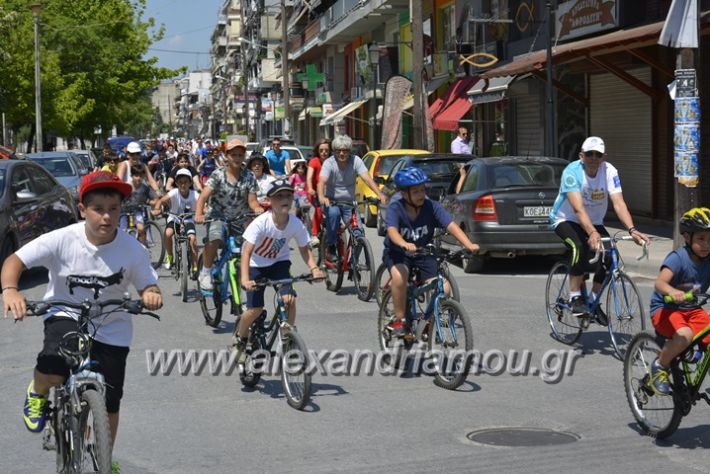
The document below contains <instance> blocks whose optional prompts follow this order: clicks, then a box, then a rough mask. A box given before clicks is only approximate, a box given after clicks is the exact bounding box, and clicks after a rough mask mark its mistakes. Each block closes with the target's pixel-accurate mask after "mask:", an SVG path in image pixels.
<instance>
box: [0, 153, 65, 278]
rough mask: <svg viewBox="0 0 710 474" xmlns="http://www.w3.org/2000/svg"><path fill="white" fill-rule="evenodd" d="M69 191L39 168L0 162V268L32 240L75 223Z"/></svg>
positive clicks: (10, 161) (5, 161)
mask: <svg viewBox="0 0 710 474" xmlns="http://www.w3.org/2000/svg"><path fill="white" fill-rule="evenodd" d="M76 216H77V210H76V204H75V202H74V200H73V199H72V197H71V195H70V194H69V192H68V191H67V190H66V189H65V188H64V187H63V186H61V185H60V184H59V183H58V182H57V180H56V179H54V178H53V177H52V176H51V175H50V174H49V173H48V172H47V171H45V170H44V169H43V168H42V167H41V166H39V165H37V164H36V163H33V162H31V161H27V160H2V161H0V235H1V236H2V237H0V238H1V239H2V242H1V243H0V265H2V262H4V261H5V258H6V257H7V256H9V255H10V254H11V253H13V252H14V251H15V250H17V249H18V248H20V247H22V246H23V245H25V244H26V243H27V242H29V241H31V240H32V239H34V238H36V237H38V236H40V235H42V234H45V233H47V232H50V231H52V230H55V229H59V228H60V227H64V226H65V225H67V224H71V223H74V222H76V220H77V217H76Z"/></svg>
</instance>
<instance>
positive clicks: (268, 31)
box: [261, 15, 281, 40]
mask: <svg viewBox="0 0 710 474" xmlns="http://www.w3.org/2000/svg"><path fill="white" fill-rule="evenodd" d="M261 39H263V40H278V39H281V29H280V28H277V26H276V18H275V17H274V16H268V15H265V16H263V17H261Z"/></svg>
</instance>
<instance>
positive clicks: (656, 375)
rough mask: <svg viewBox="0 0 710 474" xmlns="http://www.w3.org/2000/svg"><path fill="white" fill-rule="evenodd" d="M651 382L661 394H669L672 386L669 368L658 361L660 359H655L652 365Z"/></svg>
mask: <svg viewBox="0 0 710 474" xmlns="http://www.w3.org/2000/svg"><path fill="white" fill-rule="evenodd" d="M651 382H652V383H653V389H654V391H655V392H656V393H658V394H660V395H669V394H670V393H671V386H670V384H669V383H668V369H666V368H665V367H663V366H662V365H661V364H659V363H658V359H656V360H654V361H653V364H652V365H651Z"/></svg>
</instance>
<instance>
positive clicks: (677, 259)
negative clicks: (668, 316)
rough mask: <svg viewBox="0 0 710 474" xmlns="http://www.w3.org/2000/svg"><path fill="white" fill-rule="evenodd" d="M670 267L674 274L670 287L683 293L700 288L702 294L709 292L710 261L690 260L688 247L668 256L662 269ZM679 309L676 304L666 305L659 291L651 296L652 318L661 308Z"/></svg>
mask: <svg viewBox="0 0 710 474" xmlns="http://www.w3.org/2000/svg"><path fill="white" fill-rule="evenodd" d="M663 267H668V269H669V270H670V271H672V272H673V278H671V282H670V285H671V286H672V287H673V288H677V289H679V290H681V291H691V290H693V288H698V287H699V290H697V291H699V292H700V293H705V292H706V291H708V287H709V286H710V260H705V261H703V262H701V263H695V262H693V260H692V259H691V258H690V252H689V251H688V248H687V247H683V248H680V249H676V250H674V251H672V252H671V253H669V254H668V256H667V257H666V258H665V260H663V263H662V264H661V268H663ZM664 307H665V308H674V309H676V308H678V305H677V304H675V303H664V302H663V295H661V294H660V293H659V292H658V291H654V292H653V296H651V316H653V313H655V312H656V311H658V310H659V309H661V308H664Z"/></svg>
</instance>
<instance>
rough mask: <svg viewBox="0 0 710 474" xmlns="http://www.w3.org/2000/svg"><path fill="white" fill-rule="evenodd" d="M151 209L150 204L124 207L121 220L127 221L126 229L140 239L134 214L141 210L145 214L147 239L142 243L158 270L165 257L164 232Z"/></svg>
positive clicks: (152, 263) (151, 262)
mask: <svg viewBox="0 0 710 474" xmlns="http://www.w3.org/2000/svg"><path fill="white" fill-rule="evenodd" d="M150 209H152V208H151V207H150V206H137V207H129V208H125V209H122V210H121V218H120V219H121V220H120V222H122V223H123V222H126V228H125V229H124V230H125V231H126V232H127V233H128V234H129V235H132V236H133V237H135V238H136V239H138V240H139V241H140V236H139V235H138V228H137V227H136V223H135V219H134V218H133V215H134V213H136V212H141V213H142V214H143V222H144V224H143V226H144V231H145V241H144V242H141V243H142V244H143V246H144V247H145V248H146V249H147V250H148V254H149V255H150V264H151V265H152V266H153V268H154V269H156V270H157V269H158V268H160V265H161V264H162V263H163V258H164V257H165V244H164V242H163V232H162V231H161V230H160V227H159V226H158V224H156V223H155V222H154V221H153V220H152V218H151V213H150ZM124 219H125V220H124Z"/></svg>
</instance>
